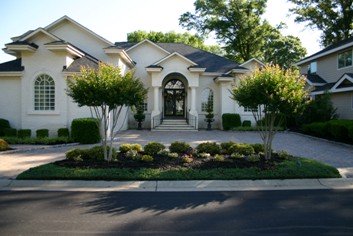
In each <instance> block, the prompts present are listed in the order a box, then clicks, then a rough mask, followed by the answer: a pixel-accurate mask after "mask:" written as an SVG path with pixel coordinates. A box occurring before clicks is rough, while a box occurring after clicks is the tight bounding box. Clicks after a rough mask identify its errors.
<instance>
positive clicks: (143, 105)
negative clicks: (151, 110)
mask: <svg viewBox="0 0 353 236" xmlns="http://www.w3.org/2000/svg"><path fill="white" fill-rule="evenodd" d="M142 107H143V111H147V110H148V105H147V102H144V103H143V104H142Z"/></svg>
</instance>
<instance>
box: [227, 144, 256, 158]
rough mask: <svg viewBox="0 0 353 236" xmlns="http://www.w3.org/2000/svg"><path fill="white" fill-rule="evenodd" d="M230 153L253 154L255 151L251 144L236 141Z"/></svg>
mask: <svg viewBox="0 0 353 236" xmlns="http://www.w3.org/2000/svg"><path fill="white" fill-rule="evenodd" d="M229 152H230V153H239V154H241V155H247V156H248V155H251V154H254V153H255V150H254V148H253V147H252V146H251V145H250V144H246V143H236V144H234V145H232V146H231V147H230V148H229Z"/></svg>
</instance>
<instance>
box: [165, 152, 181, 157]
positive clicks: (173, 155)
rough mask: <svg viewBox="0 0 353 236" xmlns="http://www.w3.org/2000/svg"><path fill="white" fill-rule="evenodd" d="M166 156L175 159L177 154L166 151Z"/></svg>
mask: <svg viewBox="0 0 353 236" xmlns="http://www.w3.org/2000/svg"><path fill="white" fill-rule="evenodd" d="M168 157H169V158H171V159H176V158H178V157H179V154H178V153H176V152H171V153H168Z"/></svg>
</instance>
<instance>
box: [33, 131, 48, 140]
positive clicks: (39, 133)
mask: <svg viewBox="0 0 353 236" xmlns="http://www.w3.org/2000/svg"><path fill="white" fill-rule="evenodd" d="M36 137H37V138H48V137H49V130H48V129H37V130H36Z"/></svg>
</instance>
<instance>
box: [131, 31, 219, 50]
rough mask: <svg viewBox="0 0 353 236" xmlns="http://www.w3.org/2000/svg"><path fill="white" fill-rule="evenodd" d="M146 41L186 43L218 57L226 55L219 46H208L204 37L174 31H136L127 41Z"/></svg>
mask: <svg viewBox="0 0 353 236" xmlns="http://www.w3.org/2000/svg"><path fill="white" fill-rule="evenodd" d="M144 39H148V40H151V41H152V42H155V43H185V44H187V45H190V46H193V47H195V48H199V49H202V50H205V51H208V52H212V53H215V54H217V55H220V56H222V55H224V50H223V49H222V48H221V47H220V46H218V45H206V44H205V41H204V39H203V38H202V37H200V36H198V35H194V34H190V33H176V32H174V31H171V32H167V33H163V32H156V31H150V32H147V31H142V30H138V31H134V32H131V33H128V34H127V41H128V42H132V43H138V42H141V41H143V40H144Z"/></svg>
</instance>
